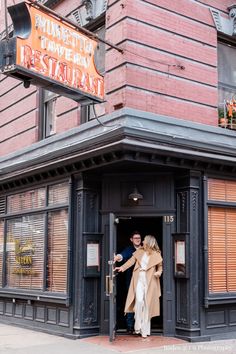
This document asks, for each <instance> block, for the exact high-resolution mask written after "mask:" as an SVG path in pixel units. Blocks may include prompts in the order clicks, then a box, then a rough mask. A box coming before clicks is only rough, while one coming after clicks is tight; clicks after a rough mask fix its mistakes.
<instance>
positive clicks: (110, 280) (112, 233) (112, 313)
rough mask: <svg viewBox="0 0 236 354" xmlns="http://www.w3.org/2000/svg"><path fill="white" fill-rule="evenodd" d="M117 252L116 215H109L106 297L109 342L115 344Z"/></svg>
mask: <svg viewBox="0 0 236 354" xmlns="http://www.w3.org/2000/svg"><path fill="white" fill-rule="evenodd" d="M115 250H116V225H115V215H114V214H113V213H110V214H109V260H108V269H109V274H108V275H106V295H107V296H108V297H109V341H110V342H113V341H114V340H115V335H116V281H115V273H114V267H115V264H114V262H113V259H114V254H115Z"/></svg>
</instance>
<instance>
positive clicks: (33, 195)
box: [7, 188, 46, 213]
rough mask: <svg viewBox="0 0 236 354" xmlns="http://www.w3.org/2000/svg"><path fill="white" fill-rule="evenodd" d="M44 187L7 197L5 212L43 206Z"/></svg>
mask: <svg viewBox="0 0 236 354" xmlns="http://www.w3.org/2000/svg"><path fill="white" fill-rule="evenodd" d="M45 205H46V189H45V188H38V189H33V190H30V191H26V192H24V193H19V194H13V195H10V196H8V197H7V213H15V212H19V211H23V210H31V209H38V208H42V207H45Z"/></svg>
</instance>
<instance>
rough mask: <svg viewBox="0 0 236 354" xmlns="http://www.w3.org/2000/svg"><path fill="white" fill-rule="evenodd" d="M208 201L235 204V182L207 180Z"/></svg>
mask: <svg viewBox="0 0 236 354" xmlns="http://www.w3.org/2000/svg"><path fill="white" fill-rule="evenodd" d="M208 199H209V200H215V201H224V202H236V181H230V180H223V179H214V178H209V179H208Z"/></svg>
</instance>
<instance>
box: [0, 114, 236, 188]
mask: <svg viewBox="0 0 236 354" xmlns="http://www.w3.org/2000/svg"><path fill="white" fill-rule="evenodd" d="M100 120H101V121H102V123H103V124H102V125H101V124H99V122H98V121H97V120H93V121H90V122H88V123H85V124H83V125H81V126H79V127H77V128H74V129H72V130H70V131H68V132H65V133H62V134H59V135H56V136H53V137H51V138H48V139H45V140H43V141H40V142H38V143H35V144H33V145H32V146H31V147H29V148H25V149H22V150H21V151H20V152H17V153H13V154H11V155H8V156H6V157H3V158H1V159H0V171H1V172H0V182H3V181H5V180H7V179H11V178H13V177H14V176H17V175H19V174H26V173H29V172H30V171H31V172H33V171H37V170H40V169H45V168H53V166H56V165H58V164H60V165H63V163H64V164H68V163H69V162H70V161H71V162H73V161H80V160H83V159H86V158H87V159H88V158H91V159H92V158H94V157H96V156H99V155H102V154H106V153H108V154H109V153H111V154H112V153H113V152H114V151H118V150H120V151H124V150H125V149H133V150H135V149H139V151H147V152H149V153H152V154H153V158H152V160H153V161H154V160H155V154H159V155H161V154H162V155H164V156H166V158H167V159H168V158H171V157H172V156H173V157H174V156H178V157H180V156H181V158H182V159H185V158H186V159H193V160H196V161H209V163H217V164H223V165H224V164H226V165H231V166H234V165H235V164H236V135H235V133H234V132H232V131H227V130H225V131H224V130H223V129H220V128H218V127H211V126H205V125H202V124H198V123H193V122H187V121H184V120H179V119H174V118H170V117H165V116H158V115H155V114H151V113H147V112H142V111H138V110H133V109H128V108H126V109H122V110H119V111H116V112H113V113H112V114H110V115H107V116H104V117H102V118H100ZM108 160H109V159H108ZM114 160H119V156H115V157H114ZM91 161H92V160H91ZM105 162H106V161H105ZM107 162H109V161H107ZM91 163H93V161H92V162H91ZM166 163H168V161H167V160H166ZM95 167H96V163H95ZM85 168H86V166H85Z"/></svg>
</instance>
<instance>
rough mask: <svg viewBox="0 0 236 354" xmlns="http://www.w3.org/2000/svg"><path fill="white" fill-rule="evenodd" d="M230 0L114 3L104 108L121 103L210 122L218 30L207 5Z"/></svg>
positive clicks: (215, 121)
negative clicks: (118, 47) (114, 48)
mask: <svg viewBox="0 0 236 354" xmlns="http://www.w3.org/2000/svg"><path fill="white" fill-rule="evenodd" d="M229 4H230V2H229V1H221V0H218V1H216V0H215V1H189V0H178V1H166V0H123V1H113V3H112V5H111V6H110V8H109V11H108V13H107V39H109V40H110V41H111V42H114V43H116V44H118V45H119V46H120V47H122V48H123V49H124V54H120V53H119V52H117V51H115V50H108V54H107V66H106V68H107V74H106V90H107V99H108V102H109V105H108V111H112V110H114V109H115V108H116V106H117V105H118V106H120V105H124V106H128V107H132V108H137V109H141V110H144V111H149V112H153V113H157V114H163V115H168V116H172V117H176V118H180V119H185V120H191V121H195V122H200V123H204V124H209V125H217V124H218V115H217V102H218V97H217V80H218V79H217V33H216V29H215V26H214V24H213V20H212V16H211V13H210V10H209V5H210V6H213V7H215V8H217V9H220V10H223V11H225V12H226V13H227V6H229Z"/></svg>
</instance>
